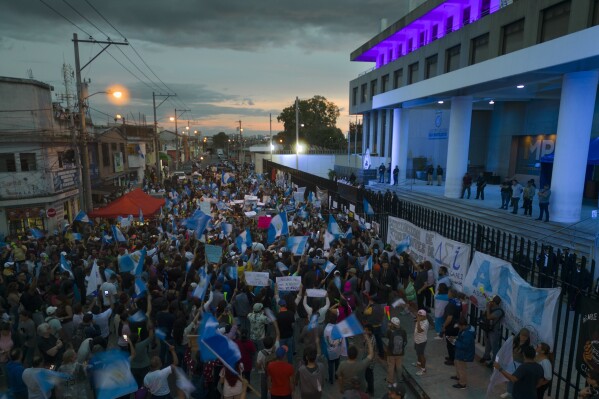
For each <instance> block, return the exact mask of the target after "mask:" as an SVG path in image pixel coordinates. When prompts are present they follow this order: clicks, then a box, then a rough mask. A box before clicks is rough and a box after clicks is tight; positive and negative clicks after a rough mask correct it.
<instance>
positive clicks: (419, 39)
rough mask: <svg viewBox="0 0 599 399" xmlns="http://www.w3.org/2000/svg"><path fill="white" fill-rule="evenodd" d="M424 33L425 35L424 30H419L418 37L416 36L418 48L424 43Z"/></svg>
mask: <svg viewBox="0 0 599 399" xmlns="http://www.w3.org/2000/svg"><path fill="white" fill-rule="evenodd" d="M425 35H426V32H420V37H419V38H418V48H420V47H422V46H424V45H425V44H426V42H425Z"/></svg>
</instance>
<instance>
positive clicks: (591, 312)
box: [576, 295, 599, 377]
mask: <svg viewBox="0 0 599 399" xmlns="http://www.w3.org/2000/svg"><path fill="white" fill-rule="evenodd" d="M576 368H577V369H578V372H579V373H580V374H582V376H584V377H586V376H588V375H589V373H590V372H593V371H594V372H598V371H599V301H597V300H596V299H592V298H589V297H587V296H586V295H585V296H581V297H580V332H579V335H578V350H577V354H576Z"/></svg>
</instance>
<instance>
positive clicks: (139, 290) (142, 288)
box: [135, 276, 148, 298]
mask: <svg viewBox="0 0 599 399" xmlns="http://www.w3.org/2000/svg"><path fill="white" fill-rule="evenodd" d="M147 291H148V289H147V288H146V283H144V281H143V280H142V279H141V277H139V276H137V277H135V298H139V297H140V296H143V295H144V294H145V293H146V292H147Z"/></svg>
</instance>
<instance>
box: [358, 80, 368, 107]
mask: <svg viewBox="0 0 599 399" xmlns="http://www.w3.org/2000/svg"><path fill="white" fill-rule="evenodd" d="M366 90H368V85H367V84H366V83H363V84H362V86H361V87H360V102H361V103H362V104H363V103H365V102H366Z"/></svg>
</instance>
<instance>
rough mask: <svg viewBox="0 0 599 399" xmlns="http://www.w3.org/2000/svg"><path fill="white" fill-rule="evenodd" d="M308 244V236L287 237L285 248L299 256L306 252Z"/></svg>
mask: <svg viewBox="0 0 599 399" xmlns="http://www.w3.org/2000/svg"><path fill="white" fill-rule="evenodd" d="M307 246H308V236H295V237H289V238H288V239H287V249H288V250H289V252H291V253H292V254H293V255H298V256H301V255H303V254H304V252H306V247H307Z"/></svg>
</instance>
